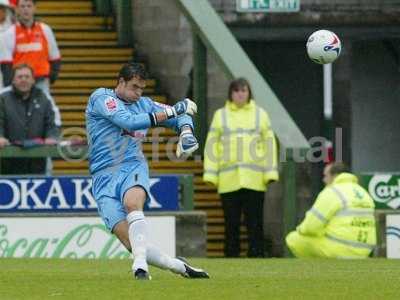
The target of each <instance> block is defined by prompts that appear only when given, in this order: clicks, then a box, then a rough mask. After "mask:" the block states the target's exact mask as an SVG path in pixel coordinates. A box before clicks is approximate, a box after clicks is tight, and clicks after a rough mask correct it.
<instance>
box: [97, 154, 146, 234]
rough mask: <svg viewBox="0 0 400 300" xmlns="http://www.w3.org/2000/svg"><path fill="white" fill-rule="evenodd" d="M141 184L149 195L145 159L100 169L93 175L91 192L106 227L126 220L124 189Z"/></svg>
mask: <svg viewBox="0 0 400 300" xmlns="http://www.w3.org/2000/svg"><path fill="white" fill-rule="evenodd" d="M134 186H141V187H142V188H143V189H144V190H145V191H146V194H147V199H146V201H148V200H149V195H150V180H149V167H148V165H147V163H146V162H145V161H143V162H142V161H141V162H135V163H132V164H124V165H123V166H121V167H120V168H118V169H114V170H110V171H100V172H99V173H98V174H94V175H93V185H92V193H93V197H94V199H95V200H96V203H97V209H98V211H99V214H100V216H101V218H102V219H103V221H104V223H105V225H106V226H107V228H108V229H109V230H110V231H112V230H113V228H114V226H115V225H116V224H118V223H119V222H121V221H123V220H126V215H127V212H126V210H125V207H124V205H123V199H124V195H125V193H126V191H128V190H129V189H130V188H132V187H134Z"/></svg>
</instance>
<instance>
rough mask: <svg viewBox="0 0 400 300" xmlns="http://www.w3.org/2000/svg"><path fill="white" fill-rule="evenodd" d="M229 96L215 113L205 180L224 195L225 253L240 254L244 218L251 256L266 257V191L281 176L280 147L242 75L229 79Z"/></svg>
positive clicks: (208, 137)
mask: <svg viewBox="0 0 400 300" xmlns="http://www.w3.org/2000/svg"><path fill="white" fill-rule="evenodd" d="M228 95H229V100H228V101H227V102H226V104H225V106H224V107H222V108H220V109H218V110H217V111H216V112H215V114H214V117H213V120H212V123H211V128H210V130H209V133H208V136H207V140H206V145H205V150H204V175H203V180H204V181H206V182H210V183H212V184H214V185H215V186H216V187H217V188H218V193H219V194H220V196H221V198H222V206H223V209H224V218H225V255H226V256H227V257H237V256H239V254H240V220H241V215H242V213H243V214H244V216H245V223H246V226H247V233H248V237H249V249H248V253H247V255H248V256H249V257H263V256H264V249H263V248H264V232H263V223H264V220H263V219H264V216H263V210H264V209H263V205H264V192H265V190H266V188H267V185H268V183H269V182H271V181H277V180H278V178H279V175H278V169H277V156H278V154H277V146H276V141H275V136H274V133H273V132H272V129H271V126H270V121H269V117H268V114H267V113H266V112H265V111H264V110H263V109H262V108H260V107H258V106H257V105H256V103H255V102H254V100H252V97H251V89H250V85H249V83H248V82H247V80H246V79H244V78H239V79H236V80H234V81H232V82H231V84H230V87H229V91H228Z"/></svg>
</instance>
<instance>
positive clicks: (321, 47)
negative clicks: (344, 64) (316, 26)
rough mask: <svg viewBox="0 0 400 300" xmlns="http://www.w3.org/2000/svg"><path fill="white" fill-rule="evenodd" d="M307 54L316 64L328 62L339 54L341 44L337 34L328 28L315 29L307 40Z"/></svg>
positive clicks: (332, 60)
mask: <svg viewBox="0 0 400 300" xmlns="http://www.w3.org/2000/svg"><path fill="white" fill-rule="evenodd" d="M306 47H307V54H308V56H309V57H310V59H311V60H312V61H313V62H315V63H317V64H322V65H323V64H329V63H332V62H334V61H335V60H336V59H337V58H338V57H339V55H340V52H341V50H342V44H341V42H340V39H339V38H338V36H337V35H336V34H335V33H333V32H332V31H329V30H318V31H315V32H314V33H313V34H311V35H310V37H309V38H308V40H307V45H306Z"/></svg>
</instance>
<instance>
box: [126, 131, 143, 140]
mask: <svg viewBox="0 0 400 300" xmlns="http://www.w3.org/2000/svg"><path fill="white" fill-rule="evenodd" d="M121 135H122V136H125V135H129V136H131V137H133V138H136V139H142V138H144V137H145V136H146V134H145V133H144V132H141V131H131V132H129V131H127V130H125V129H124V130H122V133H121Z"/></svg>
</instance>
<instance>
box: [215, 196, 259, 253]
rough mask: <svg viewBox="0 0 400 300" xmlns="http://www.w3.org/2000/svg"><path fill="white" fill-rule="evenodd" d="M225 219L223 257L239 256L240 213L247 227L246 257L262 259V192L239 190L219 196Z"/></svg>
mask: <svg viewBox="0 0 400 300" xmlns="http://www.w3.org/2000/svg"><path fill="white" fill-rule="evenodd" d="M220 195H221V198H222V206H223V209H224V218H225V249H224V251H225V256H226V257H238V256H239V255H240V220H241V216H242V212H243V214H244V218H245V224H246V227H247V235H248V243H249V249H248V252H247V255H248V257H264V230H263V221H264V192H257V191H253V190H248V189H240V190H238V191H235V192H231V193H223V194H220Z"/></svg>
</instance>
